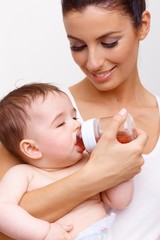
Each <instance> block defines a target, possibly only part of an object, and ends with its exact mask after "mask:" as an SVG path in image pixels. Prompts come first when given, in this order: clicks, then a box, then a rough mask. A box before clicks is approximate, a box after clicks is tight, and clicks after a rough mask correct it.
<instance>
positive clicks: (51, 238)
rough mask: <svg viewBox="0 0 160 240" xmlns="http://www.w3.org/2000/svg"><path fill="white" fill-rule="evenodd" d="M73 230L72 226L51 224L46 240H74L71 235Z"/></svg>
mask: <svg viewBox="0 0 160 240" xmlns="http://www.w3.org/2000/svg"><path fill="white" fill-rule="evenodd" d="M72 228H73V226H72V225H64V224H63V225H62V224H59V223H51V224H50V229H49V232H48V234H47V236H46V237H45V239H44V240H72V237H71V235H70V234H69V232H70V231H71V230H72Z"/></svg>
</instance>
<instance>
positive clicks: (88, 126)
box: [77, 113, 137, 152]
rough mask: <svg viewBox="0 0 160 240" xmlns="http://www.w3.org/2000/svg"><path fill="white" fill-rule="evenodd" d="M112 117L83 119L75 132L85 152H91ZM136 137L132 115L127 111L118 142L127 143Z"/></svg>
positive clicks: (78, 142) (118, 134) (118, 135)
mask: <svg viewBox="0 0 160 240" xmlns="http://www.w3.org/2000/svg"><path fill="white" fill-rule="evenodd" d="M111 119H112V117H103V118H99V119H97V118H92V119H89V120H87V121H84V122H83V123H82V126H81V130H80V132H79V133H78V134H77V144H78V145H80V146H82V147H85V149H86V150H87V152H91V151H92V150H93V148H94V147H95V146H96V143H97V142H98V140H99V138H100V137H101V135H102V133H103V131H104V130H105V129H107V126H108V124H109V122H110V121H111ZM136 137H137V132H136V127H135V123H134V120H133V117H132V116H131V115H130V114H129V113H128V114H127V117H126V120H125V122H124V123H123V124H122V125H121V127H120V129H119V131H118V133H117V140H118V141H119V142H120V143H128V142H130V141H132V140H133V139H135V138H136Z"/></svg>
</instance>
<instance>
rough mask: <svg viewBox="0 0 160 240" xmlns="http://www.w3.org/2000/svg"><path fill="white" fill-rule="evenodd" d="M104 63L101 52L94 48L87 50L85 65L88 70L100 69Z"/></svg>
mask: <svg viewBox="0 0 160 240" xmlns="http://www.w3.org/2000/svg"><path fill="white" fill-rule="evenodd" d="M103 63H104V59H103V54H101V52H100V51H98V50H96V49H91V50H88V56H87V63H86V67H87V69H88V70H89V71H92V72H95V71H99V70H101V69H102V66H103Z"/></svg>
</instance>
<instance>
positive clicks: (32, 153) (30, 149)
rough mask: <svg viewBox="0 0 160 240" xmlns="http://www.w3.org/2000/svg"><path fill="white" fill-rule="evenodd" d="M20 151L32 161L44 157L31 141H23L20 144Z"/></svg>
mask: <svg viewBox="0 0 160 240" xmlns="http://www.w3.org/2000/svg"><path fill="white" fill-rule="evenodd" d="M20 150H21V152H22V153H23V154H24V155H25V156H26V157H28V158H31V159H40V158H41V157H42V153H41V151H40V150H39V148H38V146H37V144H36V143H35V141H34V140H31V139H23V140H22V141H21V142H20Z"/></svg>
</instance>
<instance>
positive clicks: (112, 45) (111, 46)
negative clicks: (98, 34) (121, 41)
mask: <svg viewBox="0 0 160 240" xmlns="http://www.w3.org/2000/svg"><path fill="white" fill-rule="evenodd" d="M101 44H102V46H103V47H105V48H113V47H115V46H117V45H118V41H114V42H109V43H105V42H102V43H101Z"/></svg>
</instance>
